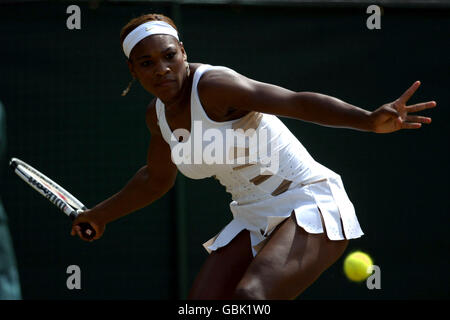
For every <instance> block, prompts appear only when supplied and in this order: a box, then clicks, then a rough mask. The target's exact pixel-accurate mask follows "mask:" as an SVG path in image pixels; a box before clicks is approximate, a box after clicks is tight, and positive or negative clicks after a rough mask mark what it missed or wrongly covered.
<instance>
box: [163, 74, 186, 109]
mask: <svg viewBox="0 0 450 320" xmlns="http://www.w3.org/2000/svg"><path fill="white" fill-rule="evenodd" d="M190 89H191V76H189V77H186V79H185V80H184V81H183V85H182V87H181V89H180V92H179V94H177V95H176V96H175V97H174V98H173V99H172V100H171V101H167V102H164V106H165V108H166V110H167V111H169V112H171V111H175V110H177V109H178V110H179V109H180V108H182V107H183V106H185V105H187V104H189V100H190V97H191V90H190Z"/></svg>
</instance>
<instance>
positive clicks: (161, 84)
mask: <svg viewBox="0 0 450 320" xmlns="http://www.w3.org/2000/svg"><path fill="white" fill-rule="evenodd" d="M174 82H175V80H163V81H161V82H158V83H157V84H156V86H157V87H168V86H171V85H173V83H174Z"/></svg>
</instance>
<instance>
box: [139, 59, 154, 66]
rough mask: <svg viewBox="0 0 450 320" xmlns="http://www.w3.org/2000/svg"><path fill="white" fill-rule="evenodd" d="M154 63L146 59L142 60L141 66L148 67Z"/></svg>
mask: <svg viewBox="0 0 450 320" xmlns="http://www.w3.org/2000/svg"><path fill="white" fill-rule="evenodd" d="M151 64H152V62H151V61H150V60H145V61H143V62H141V64H140V65H141V67H148V66H150V65H151Z"/></svg>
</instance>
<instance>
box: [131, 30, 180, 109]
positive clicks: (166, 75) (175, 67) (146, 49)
mask: <svg viewBox="0 0 450 320" xmlns="http://www.w3.org/2000/svg"><path fill="white" fill-rule="evenodd" d="M130 59H131V62H129V63H128V66H129V68H130V71H131V73H132V75H133V76H134V77H135V78H136V79H138V80H139V82H140V83H141V85H142V86H143V87H144V89H145V90H147V91H148V92H150V93H151V94H153V95H154V96H156V97H158V98H159V99H161V101H163V102H165V103H166V102H170V101H171V100H173V99H175V98H177V96H178V95H179V94H180V92H181V88H182V85H183V81H184V80H185V79H186V74H187V71H186V64H185V61H186V59H187V57H186V52H185V51H184V48H183V46H182V45H181V44H180V43H179V42H178V40H177V39H175V38H174V37H172V36H169V35H153V36H150V37H147V38H144V39H142V41H140V42H139V43H138V44H137V45H136V46H135V47H134V48H133V50H132V51H131V54H130Z"/></svg>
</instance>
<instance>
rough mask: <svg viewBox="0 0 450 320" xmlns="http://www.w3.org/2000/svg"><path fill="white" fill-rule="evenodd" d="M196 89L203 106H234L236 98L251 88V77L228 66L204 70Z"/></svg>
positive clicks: (248, 91)
mask: <svg viewBox="0 0 450 320" xmlns="http://www.w3.org/2000/svg"><path fill="white" fill-rule="evenodd" d="M197 89H198V94H199V96H200V100H201V101H202V103H203V104H204V105H205V106H208V105H209V106H215V107H220V108H229V107H232V106H235V105H236V100H239V99H241V98H242V97H245V96H246V95H248V94H250V93H251V91H252V90H253V88H252V80H251V79H249V78H247V77H245V76H243V75H241V74H239V73H238V72H236V71H234V70H232V69H228V68H218V69H212V70H208V71H206V72H205V73H204V74H203V75H202V77H201V78H200V80H199V82H198V85H197Z"/></svg>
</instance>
